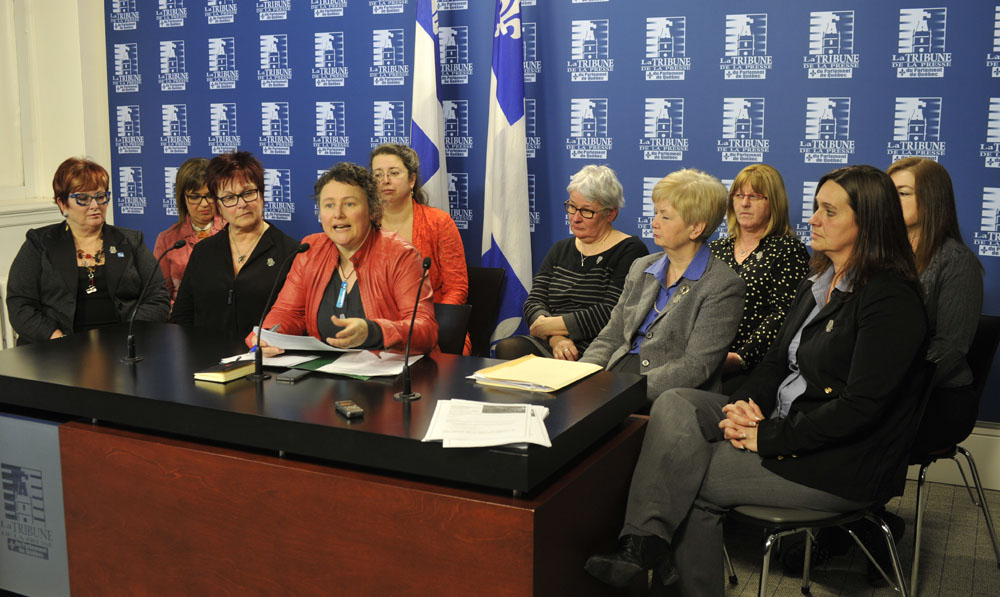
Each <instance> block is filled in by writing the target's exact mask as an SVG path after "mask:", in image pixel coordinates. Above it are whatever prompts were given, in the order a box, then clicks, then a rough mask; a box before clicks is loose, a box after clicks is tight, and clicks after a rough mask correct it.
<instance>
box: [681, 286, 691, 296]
mask: <svg viewBox="0 0 1000 597" xmlns="http://www.w3.org/2000/svg"><path fill="white" fill-rule="evenodd" d="M688 290H691V287H690V286H688V285H687V284H685V285H684V286H681V294H687V293H688Z"/></svg>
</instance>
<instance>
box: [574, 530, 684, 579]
mask: <svg viewBox="0 0 1000 597" xmlns="http://www.w3.org/2000/svg"><path fill="white" fill-rule="evenodd" d="M654 568H655V569H656V571H657V576H658V577H659V579H658V582H659V583H661V584H664V585H668V584H671V583H672V582H674V581H676V580H677V572H676V570H675V569H674V564H673V557H671V554H670V545H669V544H668V543H667V542H666V541H665V540H663V539H661V538H659V537H657V536H655V535H625V536H623V537H622V538H621V539H619V540H618V551H615V552H613V553H608V554H601V555H596V556H590V558H589V559H588V560H587V564H586V566H584V569H585V570H586V571H587V572H588V573H590V575H591V576H593V577H594V578H596V579H598V580H600V581H601V582H603V583H605V584H608V585H611V586H613V587H619V588H621V587H627V586H629V585H630V584H632V581H634V580H635V579H636V578H638V577H639V576H640V575H643V574H648V572H649V571H650V570H653V569H654Z"/></svg>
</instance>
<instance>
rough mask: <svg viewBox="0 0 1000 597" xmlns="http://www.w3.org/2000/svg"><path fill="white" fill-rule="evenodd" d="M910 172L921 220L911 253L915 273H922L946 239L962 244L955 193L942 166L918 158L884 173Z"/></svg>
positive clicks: (895, 165)
mask: <svg viewBox="0 0 1000 597" xmlns="http://www.w3.org/2000/svg"><path fill="white" fill-rule="evenodd" d="M903 170H906V171H909V172H912V173H913V183H914V187H915V188H914V189H913V194H914V198H915V200H916V202H917V217H918V218H920V224H919V226H920V241H919V242H918V243H917V247H916V249H915V250H914V257H915V258H916V262H917V272H922V271H924V268H926V267H927V264H929V263H930V262H931V258H932V257H934V254H935V253H937V250H938V249H940V248H941V245H943V244H944V241H946V240H948V239H949V238H952V239H955V240H956V241H958V242H960V243H962V244H965V241H963V240H962V232H961V230H959V227H958V211H957V210H956V209H955V190H954V188H953V187H952V186H951V176H949V175H948V171H947V170H945V167H944V166H942V165H941V164H939V163H937V162H935V161H934V160H931V159H928V158H921V157H909V158H903V159H901V160H898V161H896V162H894V163H893V164H892V165H891V166H889V168H888V170H886V173H887V174H889V175H890V176H892V174H893V173H894V172H900V171H903Z"/></svg>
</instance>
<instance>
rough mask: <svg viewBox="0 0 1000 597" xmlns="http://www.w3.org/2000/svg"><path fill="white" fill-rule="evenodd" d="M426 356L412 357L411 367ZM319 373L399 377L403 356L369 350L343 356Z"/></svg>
mask: <svg viewBox="0 0 1000 597" xmlns="http://www.w3.org/2000/svg"><path fill="white" fill-rule="evenodd" d="M423 356H424V355H422V354H417V355H412V354H411V355H410V366H411V367H412V366H413V363H416V362H417V361H419V360H420V358H421V357H423ZM317 371H322V372H324V373H334V374H340V375H360V376H363V377H383V376H391V375H399V374H400V373H402V372H403V355H402V354H400V353H397V352H385V351H382V352H380V353H377V354H376V353H374V352H371V351H368V350H362V351H360V352H355V353H354V354H345V355H341V356H340V357H339V358H337V360H335V361H334V362H332V363H330V364H329V365H323V366H322V367H320V368H319V369H317Z"/></svg>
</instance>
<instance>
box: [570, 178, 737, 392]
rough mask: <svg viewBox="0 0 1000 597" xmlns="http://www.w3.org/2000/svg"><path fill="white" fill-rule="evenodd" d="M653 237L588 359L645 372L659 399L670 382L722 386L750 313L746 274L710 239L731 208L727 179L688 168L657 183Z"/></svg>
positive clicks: (613, 367) (586, 355)
mask: <svg viewBox="0 0 1000 597" xmlns="http://www.w3.org/2000/svg"><path fill="white" fill-rule="evenodd" d="M653 211H654V214H655V215H654V217H653V221H652V224H651V226H652V228H653V242H655V243H656V244H657V246H659V247H661V248H662V249H663V252H662V253H656V254H654V255H649V256H647V257H642V258H639V259H636V260H635V262H634V263H633V264H632V268H631V270H630V271H629V273H628V278H626V280H625V288H624V290H623V291H622V295H621V298H620V299H618V304H616V305H615V308H614V309H613V310H612V311H611V319H610V320H609V321H608V325H606V326H604V329H603V330H601V333H600V335H598V336H597V338H596V339H595V340H594V341H593V342H592V343H591V345H590V347H589V348H587V352H585V353H584V355H583V358H582V359H581V361H583V362H587V363H596V364H598V365H601V366H603V367H606V368H607V369H608V370H609V371H622V372H625V373H640V374H642V375H644V376H646V396H648V398H649V401H650V402H652V401H653V400H655V399H656V397H657V396H659V395H660V394H661V393H662V392H663V391H664V390H668V389H670V388H698V387H703V388H706V389H716V388H717V387H718V382H719V379H720V377H721V373H722V362H723V361H724V360H725V358H726V352H727V351H728V350H729V345H730V344H731V343H732V341H733V337H734V336H735V335H736V328H737V326H738V325H739V322H740V317H741V316H742V315H743V297H744V288H745V284H744V283H743V280H741V279H740V277H739V276H738V275H737V274H736V272H734V271H733V270H732V269H731V268H730V267H729V266H728V265H726V264H725V262H723V261H722V260H721V259H719V258H717V257H713V256H712V253H711V251H710V250H709V248H708V244H707V243H706V241H707V240H708V237H709V236H711V235H712V233H713V232H715V229H716V227H718V225H719V223H720V222H722V215H723V214H724V213H725V212H726V187H724V186H723V185H722V183H721V182H720V181H719V179H717V178H715V177H714V176H711V175H709V174H706V173H704V172H701V171H698V170H693V169H686V170H678V171H677V172H674V173H672V174H670V175H668V176H667V177H666V178H664V179H663V180H661V181H659V182H658V183H656V186H655V187H653Z"/></svg>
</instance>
